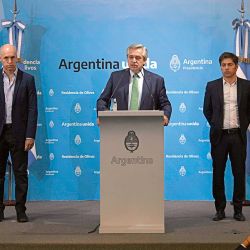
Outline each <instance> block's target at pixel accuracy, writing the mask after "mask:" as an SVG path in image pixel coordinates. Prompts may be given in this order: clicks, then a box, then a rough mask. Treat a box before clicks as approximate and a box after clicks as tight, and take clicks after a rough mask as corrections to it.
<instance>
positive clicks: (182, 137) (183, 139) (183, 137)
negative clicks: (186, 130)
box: [179, 134, 187, 145]
mask: <svg viewBox="0 0 250 250" xmlns="http://www.w3.org/2000/svg"><path fill="white" fill-rule="evenodd" d="M186 141H187V139H186V137H185V135H183V134H181V136H180V138H179V142H180V144H181V145H184V144H185V143H186Z"/></svg>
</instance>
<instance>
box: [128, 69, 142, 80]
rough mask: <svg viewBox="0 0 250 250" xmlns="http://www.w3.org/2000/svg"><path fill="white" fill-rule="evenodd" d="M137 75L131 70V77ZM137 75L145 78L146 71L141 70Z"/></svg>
mask: <svg viewBox="0 0 250 250" xmlns="http://www.w3.org/2000/svg"><path fill="white" fill-rule="evenodd" d="M135 74H136V73H134V72H133V71H132V70H130V75H131V77H133V76H134V75H135ZM137 75H138V76H139V78H141V77H142V78H143V76H144V70H143V68H142V69H141V71H140V72H138V73H137Z"/></svg>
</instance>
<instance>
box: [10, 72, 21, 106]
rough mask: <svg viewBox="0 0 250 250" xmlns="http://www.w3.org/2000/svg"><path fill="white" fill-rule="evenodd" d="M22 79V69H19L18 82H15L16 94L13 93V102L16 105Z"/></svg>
mask: <svg viewBox="0 0 250 250" xmlns="http://www.w3.org/2000/svg"><path fill="white" fill-rule="evenodd" d="M21 81H22V72H21V71H20V70H18V71H17V77H16V82H15V88H14V94H13V102H12V105H14V103H15V101H16V97H17V93H18V89H19V87H20V84H21Z"/></svg>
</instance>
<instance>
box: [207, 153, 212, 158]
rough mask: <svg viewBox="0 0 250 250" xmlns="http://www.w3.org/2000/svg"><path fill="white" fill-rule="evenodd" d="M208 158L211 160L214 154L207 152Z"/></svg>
mask: <svg viewBox="0 0 250 250" xmlns="http://www.w3.org/2000/svg"><path fill="white" fill-rule="evenodd" d="M207 159H208V160H211V159H212V156H211V153H210V152H208V153H207Z"/></svg>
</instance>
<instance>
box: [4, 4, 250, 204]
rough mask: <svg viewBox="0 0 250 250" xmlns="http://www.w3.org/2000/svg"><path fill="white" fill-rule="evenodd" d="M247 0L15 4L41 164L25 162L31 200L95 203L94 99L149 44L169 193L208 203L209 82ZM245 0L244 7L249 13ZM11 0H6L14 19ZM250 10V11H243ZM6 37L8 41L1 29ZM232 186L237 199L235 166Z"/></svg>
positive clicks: (228, 46) (230, 43) (229, 181)
mask: <svg viewBox="0 0 250 250" xmlns="http://www.w3.org/2000/svg"><path fill="white" fill-rule="evenodd" d="M240 4H241V1H228V0H220V1H216V0H203V1H198V0H190V1H186V0H180V1H176V0H168V1H164V0H155V1H151V0H139V1H133V0H127V1H115V0H105V1H104V0H92V1H87V0H36V1H30V0H18V1H17V7H18V9H19V10H20V13H19V15H18V16H17V19H18V20H21V21H22V22H23V23H25V24H26V29H25V32H24V39H23V49H22V59H23V65H22V67H23V68H24V69H25V70H26V71H27V72H29V73H31V74H33V75H34V76H35V78H36V86H37V94H38V103H39V119H38V128H37V139H36V150H37V155H38V160H37V161H36V162H34V163H33V164H32V165H31V166H30V167H29V182H30V186H29V193H28V198H29V200H82V199H99V196H100V192H99V189H100V184H99V178H100V175H99V174H100V166H99V164H100V163H99V161H100V160H99V159H100V158H99V143H100V134H99V129H98V127H97V125H96V110H95V103H96V99H97V98H98V96H99V95H100V93H101V91H102V89H103V88H104V86H105V84H106V82H107V80H108V77H109V75H110V73H111V72H112V71H113V70H117V69H118V68H119V69H121V68H124V67H126V48H127V46H128V45H129V44H131V43H137V42H138V43H143V44H144V45H145V46H146V47H147V48H148V49H149V60H148V63H147V65H146V66H147V67H148V69H149V70H151V71H153V72H155V73H158V74H160V75H162V76H164V78H165V80H166V87H167V94H168V97H169V99H170V101H171V103H172V106H173V114H172V119H171V123H170V124H169V126H168V127H167V128H165V199H171V200H210V199H212V196H211V181H212V166H211V155H210V143H209V138H208V131H209V127H208V124H207V122H206V120H205V118H204V116H203V113H202V106H203V96H204V90H205V86H206V83H207V81H209V80H212V79H215V78H218V77H220V76H221V73H220V67H219V64H218V56H219V55H220V54H221V53H222V52H223V51H234V31H233V29H232V26H231V23H232V20H233V19H234V18H236V17H239V16H240V14H239V13H238V11H237V9H239V8H240ZM248 4H249V3H248V2H247V3H245V7H246V9H247V10H248V9H249V8H248ZM12 9H13V1H10V0H2V1H0V14H1V19H12V18H13V15H12V13H11V12H10V10H12ZM247 14H248V13H247ZM0 35H1V37H0V39H1V43H6V42H7V41H8V34H7V30H6V29H1V33H0ZM226 186H227V195H228V198H229V199H230V198H231V191H232V177H231V169H230V168H229V167H228V168H227V173H226Z"/></svg>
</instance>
